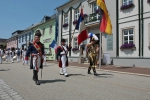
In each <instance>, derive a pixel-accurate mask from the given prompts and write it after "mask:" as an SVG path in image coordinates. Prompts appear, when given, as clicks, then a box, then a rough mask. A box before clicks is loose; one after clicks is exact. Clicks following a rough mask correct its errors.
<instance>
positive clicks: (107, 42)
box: [56, 0, 117, 62]
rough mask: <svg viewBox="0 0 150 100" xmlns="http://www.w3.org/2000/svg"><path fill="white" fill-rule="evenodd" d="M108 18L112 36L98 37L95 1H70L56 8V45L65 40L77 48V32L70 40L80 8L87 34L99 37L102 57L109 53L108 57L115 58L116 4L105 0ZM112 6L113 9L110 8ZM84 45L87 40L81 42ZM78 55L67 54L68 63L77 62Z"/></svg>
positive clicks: (98, 17)
mask: <svg viewBox="0 0 150 100" xmlns="http://www.w3.org/2000/svg"><path fill="white" fill-rule="evenodd" d="M105 2H106V5H107V8H108V11H109V14H110V18H111V21H112V26H113V30H112V32H113V35H106V34H104V33H102V37H100V32H99V22H100V15H99V10H98V8H99V7H98V6H97V5H96V0H70V1H68V2H67V3H65V4H63V5H61V6H59V7H57V8H56V9H57V11H58V18H59V28H58V30H59V41H58V44H60V40H61V38H64V39H66V42H67V44H68V43H69V42H70V41H72V42H71V44H72V48H79V49H80V46H78V44H77V36H78V34H79V32H78V31H77V30H76V31H75V34H74V36H73V38H72V34H73V32H74V29H75V26H76V22H77V20H78V17H79V15H80V10H81V7H83V13H84V16H85V17H84V19H85V25H86V28H87V31H88V33H90V32H92V33H94V34H96V35H97V36H98V37H99V40H101V43H102V55H101V56H102V57H103V53H110V56H111V57H112V58H114V57H116V29H117V28H116V25H117V24H116V23H117V21H116V20H117V17H116V13H115V12H116V9H117V6H116V4H117V3H116V2H114V1H112V0H105ZM112 6H113V7H112ZM83 43H84V44H87V43H89V41H88V40H85V41H84V42H83ZM97 43H99V41H97ZM79 55H80V53H79V52H73V51H71V52H70V53H69V54H68V58H69V61H72V62H78V58H79ZM84 56H86V52H85V51H84Z"/></svg>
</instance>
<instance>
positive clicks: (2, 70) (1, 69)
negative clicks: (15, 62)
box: [0, 69, 10, 71]
mask: <svg viewBox="0 0 150 100" xmlns="http://www.w3.org/2000/svg"><path fill="white" fill-rule="evenodd" d="M9 70H10V69H0V71H9Z"/></svg>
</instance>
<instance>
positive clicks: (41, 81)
mask: <svg viewBox="0 0 150 100" xmlns="http://www.w3.org/2000/svg"><path fill="white" fill-rule="evenodd" d="M55 82H66V80H62V79H55V80H40V83H41V84H45V83H55Z"/></svg>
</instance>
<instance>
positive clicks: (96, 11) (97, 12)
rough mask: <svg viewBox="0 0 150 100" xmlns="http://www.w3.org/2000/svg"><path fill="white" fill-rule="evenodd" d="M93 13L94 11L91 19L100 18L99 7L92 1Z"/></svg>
mask: <svg viewBox="0 0 150 100" xmlns="http://www.w3.org/2000/svg"><path fill="white" fill-rule="evenodd" d="M92 6H93V9H92V11H93V13H96V14H94V15H93V19H96V20H99V19H100V13H99V12H100V9H99V6H97V4H96V2H93V5H92Z"/></svg>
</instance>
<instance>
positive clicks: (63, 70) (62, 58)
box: [60, 55, 67, 75]
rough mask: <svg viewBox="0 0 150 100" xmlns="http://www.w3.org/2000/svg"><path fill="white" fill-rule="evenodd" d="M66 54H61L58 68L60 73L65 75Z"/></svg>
mask: <svg viewBox="0 0 150 100" xmlns="http://www.w3.org/2000/svg"><path fill="white" fill-rule="evenodd" d="M66 61H67V58H66V55H62V57H61V62H62V68H60V74H64V75H67V69H66Z"/></svg>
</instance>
